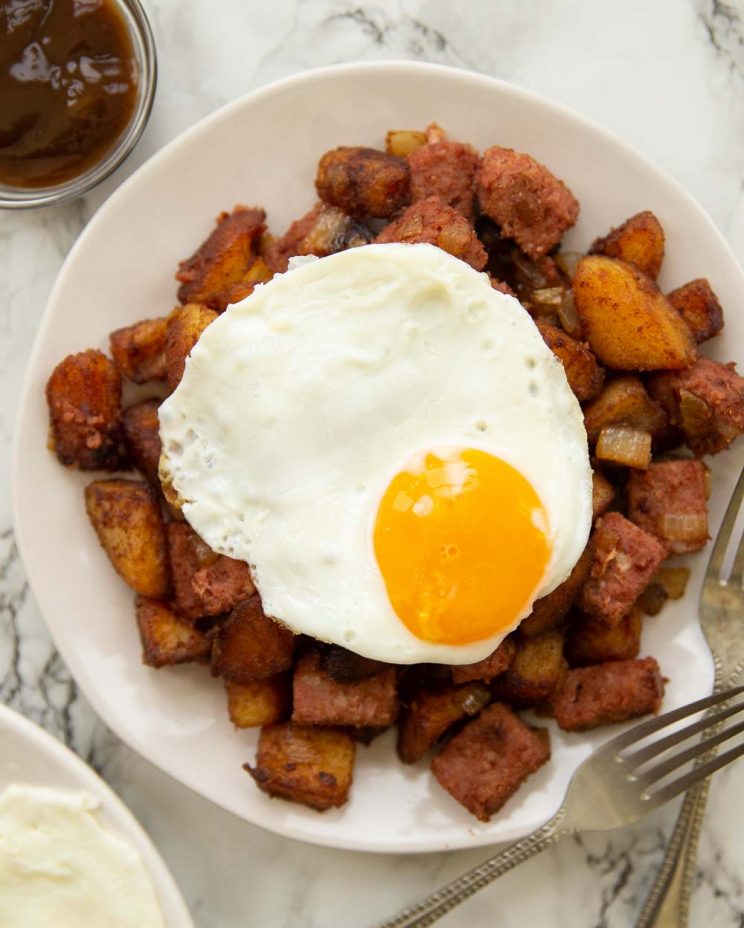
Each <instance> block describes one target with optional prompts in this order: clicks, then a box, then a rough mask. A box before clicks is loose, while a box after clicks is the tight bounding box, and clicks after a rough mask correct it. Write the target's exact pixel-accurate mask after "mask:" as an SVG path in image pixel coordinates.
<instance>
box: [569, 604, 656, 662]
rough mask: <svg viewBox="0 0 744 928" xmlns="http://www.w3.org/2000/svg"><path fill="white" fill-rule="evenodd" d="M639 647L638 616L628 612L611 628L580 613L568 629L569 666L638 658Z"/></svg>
mask: <svg viewBox="0 0 744 928" xmlns="http://www.w3.org/2000/svg"><path fill="white" fill-rule="evenodd" d="M640 647H641V615H640V612H639V611H638V609H633V610H631V611H630V612H629V613H628V614H627V615H626V616H624V617H623V618H622V619H621V620H620V622H619V623H618V624H617V625H614V626H612V627H610V626H608V625H606V624H605V623H604V622H598V621H597V620H596V619H592V618H591V617H590V616H588V615H583V614H579V615H578V617H577V618H576V619H575V621H574V622H572V623H571V626H570V628H569V630H568V635H567V638H566V657H567V658H568V663H569V664H570V666H571V667H580V666H583V665H585V664H602V663H604V662H605V661H626V660H630V658H632V657H637V656H638V652H639V650H640Z"/></svg>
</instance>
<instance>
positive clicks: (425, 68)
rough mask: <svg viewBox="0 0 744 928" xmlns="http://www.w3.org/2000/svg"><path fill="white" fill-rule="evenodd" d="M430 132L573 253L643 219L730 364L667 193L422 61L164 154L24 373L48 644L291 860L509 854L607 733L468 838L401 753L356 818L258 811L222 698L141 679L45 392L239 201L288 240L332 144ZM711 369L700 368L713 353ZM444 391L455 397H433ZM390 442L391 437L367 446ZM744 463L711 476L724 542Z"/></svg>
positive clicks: (274, 89) (30, 518)
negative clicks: (551, 194) (541, 215)
mask: <svg viewBox="0 0 744 928" xmlns="http://www.w3.org/2000/svg"><path fill="white" fill-rule="evenodd" d="M432 120H436V121H437V122H439V123H440V124H441V125H442V126H444V127H445V128H446V129H447V131H448V132H449V133H450V136H451V137H452V138H455V139H462V140H465V141H468V142H472V143H473V144H474V145H476V146H478V147H479V148H485V147H487V146H489V145H492V144H501V145H507V146H511V147H514V148H516V149H518V150H520V151H526V152H529V153H531V154H532V155H534V156H535V157H536V158H538V159H539V160H540V161H543V162H545V163H546V164H547V165H548V166H549V167H550V168H551V170H553V171H554V172H555V173H556V174H557V175H558V176H559V177H561V178H563V179H564V180H565V181H566V183H567V184H568V185H569V187H571V188H572V190H573V191H574V193H575V194H576V196H577V197H578V199H579V201H580V203H581V216H580V218H579V222H578V224H577V225H576V227H575V228H574V229H572V230H571V232H570V234H569V235H568V236H567V238H566V245H567V247H568V248H574V249H577V250H581V249H586V248H587V247H588V245H589V244H590V242H591V241H592V239H593V238H594V237H595V236H597V235H602V234H604V233H605V232H606V231H607V230H608V229H609V228H610V227H611V226H613V225H617V224H619V223H620V222H621V221H623V220H624V219H626V218H627V217H628V216H630V215H631V214H632V213H635V212H637V211H639V210H642V209H651V210H653V211H654V212H655V213H656V215H657V216H658V217H659V219H660V220H661V223H662V225H663V227H664V229H665V231H666V236H667V258H666V260H665V262H664V268H663V271H662V275H661V280H660V283H661V286H662V288H663V289H665V290H668V289H671V288H672V287H675V286H678V285H679V284H681V283H683V282H685V281H687V280H690V279H691V278H694V277H701V276H706V277H708V278H709V279H710V280H711V283H712V285H713V287H714V289H715V291H716V292H717V293H718V295H719V297H720V299H721V301H722V303H723V305H724V307H726V308H728V317H727V324H726V330H725V334H724V335H723V336H721V337H719V338H718V339H716V340H715V344H714V345H712V346H711V349H710V350H711V353H712V354H714V355H716V356H717V357H720V358H722V359H725V360H738V361H739V362H741V361H742V360H744V359H743V357H742V352H743V349H742V345H744V322H743V321H742V319H741V317H737V316H736V315H735V313H734V310H735V309H736V308H737V307H738V306H739V305H741V304H742V302H744V278H743V276H742V272H741V269H740V268H739V266H738V264H737V263H736V260H735V259H734V257H733V255H732V254H731V252H730V251H729V249H728V247H727V245H726V243H725V242H724V240H723V239H722V237H721V235H720V234H719V233H718V232H717V230H716V229H715V227H714V226H713V224H712V222H711V221H710V219H709V218H708V217H707V216H706V215H705V213H704V212H703V211H702V210H701V209H700V207H699V206H697V205H696V203H695V202H694V201H693V200H692V199H691V198H690V197H689V196H688V195H687V194H686V193H685V192H684V191H683V190H682V189H681V188H680V187H679V186H678V185H677V184H676V183H674V182H673V181H672V180H670V179H669V178H668V177H666V176H665V175H664V174H662V173H661V172H659V171H658V170H657V169H656V168H654V167H653V166H652V165H651V164H649V163H648V162H647V161H645V160H644V159H643V158H642V157H641V156H640V155H639V154H638V153H637V152H635V151H634V150H633V149H631V148H629V147H628V146H627V145H626V144H624V143H623V142H622V141H620V140H618V139H617V138H615V137H614V136H612V135H610V134H609V133H607V132H605V131H604V130H602V129H600V128H598V127H597V126H595V125H593V124H592V123H590V122H588V121H587V120H585V119H583V118H582V117H580V116H578V115H576V114H575V113H572V112H570V111H569V110H566V109H565V108H563V107H561V106H557V105H555V104H553V103H550V102H549V101H547V100H544V99H541V98H539V97H537V96H535V95H533V94H531V93H527V92H525V91H524V90H520V89H518V88H516V87H512V86H510V85H508V84H504V83H501V82H499V81H496V80H493V79H491V78H487V77H483V76H481V75H478V74H473V73H468V72H465V71H458V70H454V69H450V68H443V67H438V66H435V65H424V64H413V63H397V62H394V63H389V62H382V63H376V64H355V65H346V66H340V67H334V68H327V69H323V70H319V71H312V72H309V73H305V74H301V75H298V76H296V77H292V78H290V79H288V80H284V81H280V82H279V83H276V84H273V85H271V86H269V87H266V88H263V89H261V90H258V91H256V92H254V93H251V94H249V95H248V96H246V97H243V98H242V99H240V100H238V101H236V102H235V103H232V104H230V105H229V106H226V107H225V108H224V109H222V110H220V111H219V112H217V113H215V114H214V115H212V116H210V117H209V118H208V119H205V120H204V121H203V122H201V123H199V124H198V125H197V126H195V127H194V128H192V129H190V130H189V131H188V132H186V133H184V135H182V136H181V137H180V138H178V139H176V140H175V141H174V142H172V143H171V144H170V145H168V146H167V147H166V148H164V149H163V150H162V151H161V152H159V153H158V154H157V155H156V156H155V157H153V158H152V159H151V160H150V161H149V162H148V163H147V164H146V165H145V166H144V167H142V168H140V170H139V171H138V172H137V173H136V174H135V175H134V176H133V177H131V178H130V179H129V180H128V181H127V182H126V183H125V184H123V185H122V187H121V188H120V189H119V190H118V191H117V192H116V193H115V194H114V195H113V196H112V197H111V198H110V199H109V200H108V202H107V203H106V204H105V206H104V207H103V208H102V209H101V210H100V211H99V213H98V214H97V215H96V216H95V218H94V219H93V220H92V221H91V222H90V224H89V225H88V227H87V229H86V230H85V232H84V233H83V235H82V236H81V237H80V239H79V241H78V242H77V244H76V245H75V247H74V248H73V250H72V251H71V253H70V255H69V257H68V259H67V261H66V263H65V266H64V268H63V270H62V272H61V273H60V275H59V278H58V280H57V283H56V286H55V288H54V291H53V293H52V296H51V298H50V301H49V305H48V307H47V311H46V315H45V316H44V319H43V322H42V325H41V327H40V330H39V334H38V338H37V341H36V345H35V348H34V351H33V355H32V358H31V361H30V364H29V369H28V375H27V380H26V385H25V393H24V396H23V400H22V404H21V411H20V415H19V426H18V432H17V437H16V447H15V464H14V479H15V510H16V526H17V530H18V538H19V543H20V546H21V552H22V555H23V559H24V562H25V565H26V568H27V570H28V574H29V578H30V581H31V585H32V587H33V590H34V593H35V596H36V598H37V600H38V602H39V605H40V606H41V610H42V612H43V613H44V615H45V617H46V621H47V623H48V625H49V628H50V630H51V633H52V635H53V637H54V640H55V643H56V644H57V647H58V648H59V650H60V652H61V653H62V656H63V657H64V659H65V661H66V662H67V664H68V666H69V667H70V670H71V671H72V673H73V675H74V676H75V679H76V680H77V682H78V683H79V685H80V687H81V688H82V690H83V692H84V693H85V695H86V696H87V698H88V699H89V700H90V702H91V703H92V704H93V706H94V708H95V709H96V711H97V712H98V713H99V714H100V715H101V716H102V717H103V719H104V720H105V721H106V722H107V723H108V725H110V727H111V728H112V729H113V730H114V731H115V732H116V733H117V734H118V735H119V736H120V737H121V738H122V739H123V740H124V741H126V742H127V743H128V744H129V745H130V746H131V747H133V748H134V749H135V750H137V751H139V752H140V753H141V754H142V755H143V756H144V757H146V758H147V759H148V760H150V761H151V762H152V763H154V764H156V765H157V766H159V767H160V768H162V769H163V770H165V771H167V772H168V773H170V774H171V775H172V776H173V777H175V778H176V779H178V780H180V781H181V782H183V783H185V784H186V785H188V786H190V787H191V788H192V789H194V790H196V791H197V792H199V793H201V794H202V795H203V796H206V797H208V798H209V799H211V800H213V801H214V802H216V803H218V804H219V805H221V806H223V807H225V808H226V809H230V810H231V811H233V812H235V813H236V814H237V815H240V816H242V817H243V818H245V819H247V820H248V821H251V822H253V823H255V824H257V825H261V826H263V827H264V828H268V829H270V830H272V831H275V832H278V833H280V834H283V835H288V836H291V837H294V838H298V839H301V840H304V841H310V842H315V843H318V844H324V845H330V846H335V847H345V848H355V849H359V850H367V851H392V852H411V851H436V850H441V849H444V848H455V847H468V846H473V845H479V844H481V845H482V844H492V843H496V842H499V841H506V840H512V839H516V838H519V837H521V836H522V835H525V834H527V833H528V832H530V831H531V830H532V829H534V828H536V827H537V826H539V825H540V824H541V823H543V822H544V821H545V820H546V819H547V818H548V817H549V816H550V815H552V814H553V813H554V812H555V811H556V810H557V808H558V807H559V805H560V803H561V800H562V799H563V796H564V794H565V791H566V786H567V784H568V781H569V779H570V778H571V775H572V773H573V772H574V770H575V769H576V767H577V766H578V765H579V764H580V763H581V761H582V760H583V759H584V758H585V757H587V756H588V755H589V754H590V753H591V751H592V749H593V748H594V747H595V746H596V745H598V744H601V743H602V742H603V741H604V740H606V739H607V738H609V737H610V736H612V735H613V734H615V733H616V730H617V729H613V728H609V729H607V728H606V729H603V730H600V731H598V732H595V733H590V734H584V735H566V734H562V733H561V732H559V731H557V729H556V728H555V726H554V725H553V724H552V723H545V724H548V725H549V727H550V728H551V735H552V740H553V759H552V760H551V762H550V763H549V764H547V765H546V766H545V767H543V768H542V769H541V770H540V771H539V772H538V773H537V774H536V775H534V776H533V777H531V778H530V780H529V781H528V783H527V785H526V786H525V787H523V788H522V789H521V790H520V791H519V793H518V794H517V795H516V796H515V797H514V798H513V799H512V800H510V802H509V803H508V804H507V806H506V807H505V808H504V809H503V810H502V811H501V812H500V813H499V814H498V815H496V816H495V817H494V819H493V820H492V822H491V823H490V824H487V825H485V824H481V823H478V822H476V820H475V819H474V818H472V817H471V816H470V815H469V814H468V813H467V812H465V811H464V810H463V809H462V808H460V807H459V806H458V805H457V804H456V803H455V802H454V801H453V800H452V799H451V798H450V797H449V796H448V795H447V794H446V793H444V791H443V790H441V789H440V787H439V786H438V785H437V784H436V782H435V781H434V779H433V777H432V776H431V775H430V773H429V770H428V767H427V766H426V764H424V763H422V764H419V765H417V766H414V767H407V766H403V765H401V764H400V763H399V762H398V761H397V759H396V757H395V753H394V746H393V735H392V733H388V734H387V735H386V736H384V737H382V738H379V739H378V740H376V741H375V742H374V743H373V744H372V746H371V747H369V748H360V749H359V751H358V760H357V764H356V772H355V781H354V786H353V789H352V798H351V800H350V802H349V803H348V804H347V805H346V806H345V807H344V808H343V809H339V810H335V811H331V812H326V813H323V814H322V815H320V814H318V813H317V812H313V811H311V810H309V809H305V808H303V807H302V806H298V805H293V804H290V803H287V802H283V801H280V800H270V799H269V798H267V797H266V796H265V795H263V794H262V793H260V792H259V791H258V790H257V789H256V788H255V786H254V785H253V783H252V782H251V781H250V779H249V778H248V776H247V774H246V773H245V772H244V771H243V770H242V764H243V763H245V762H246V761H252V759H253V756H254V747H255V744H256V733H255V732H245V731H243V732H236V731H235V730H234V729H233V728H232V726H231V725H230V723H229V721H228V719H227V713H226V709H225V697H224V693H223V690H222V686H221V685H220V684H219V683H218V682H216V681H214V680H212V679H210V677H209V674H208V673H206V672H205V671H204V669H203V668H200V667H181V668H176V669H168V670H161V671H158V672H155V671H152V670H150V669H148V668H146V667H143V666H142V664H141V662H140V646H139V641H138V636H137V632H136V629H135V624H134V615H133V605H132V598H133V597H132V594H131V592H130V591H129V590H128V589H127V588H126V587H125V586H124V584H123V583H122V582H121V581H120V580H119V579H118V577H117V576H116V575H115V574H114V572H113V570H112V569H111V567H110V565H109V563H108V561H107V560H106V557H105V555H104V553H103V551H102V550H101V548H100V547H99V545H98V542H97V541H96V538H95V535H94V534H93V531H92V529H91V527H90V525H89V524H88V520H87V518H86V516H85V511H84V509H83V500H82V488H83V486H84V484H85V483H86V482H87V481H89V480H90V479H91V475H89V474H80V473H75V472H73V471H69V470H65V469H64V468H63V467H60V466H59V464H58V463H57V461H56V460H55V458H54V456H53V455H52V454H50V453H49V451H48V450H47V448H46V440H47V426H48V422H47V409H46V404H45V401H44V385H45V383H46V380H47V378H48V377H49V373H50V372H51V370H52V368H53V367H54V365H55V364H56V363H57V362H58V361H59V360H60V359H61V358H62V357H63V356H64V355H65V354H67V353H69V352H75V351H80V350H82V349H84V348H87V347H100V348H102V349H104V350H106V348H107V344H108V342H107V336H108V333H109V332H110V331H111V330H112V329H116V328H119V327H120V326H124V325H127V324H129V323H132V322H135V321H137V320H138V319H141V318H144V317H148V316H156V315H162V314H164V313H167V312H168V311H169V310H170V308H171V307H172V305H173V304H174V301H175V282H174V280H173V274H174V272H175V269H176V265H177V262H178V260H179V259H181V258H184V257H185V256H187V255H189V254H191V252H192V251H193V250H194V248H195V247H196V246H197V245H198V244H199V243H200V242H201V241H202V239H203V238H204V237H205V236H206V235H207V234H208V233H209V231H210V230H211V229H212V227H213V222H214V217H215V216H216V215H217V214H218V213H219V211H220V210H222V209H229V208H231V207H232V206H233V205H234V204H235V203H244V204H248V205H253V204H260V205H263V206H265V207H266V209H267V211H268V217H269V223H270V227H271V229H272V230H274V231H275V232H278V233H281V232H283V231H284V229H285V228H286V226H287V224H288V223H289V222H290V221H291V220H292V219H295V218H297V217H298V216H301V215H302V214H303V213H304V212H305V211H306V210H307V209H308V208H309V207H310V206H311V205H312V203H313V201H314V189H313V179H314V173H315V166H316V164H317V161H318V158H319V156H320V155H321V154H322V153H323V152H325V151H326V150H327V149H329V148H333V147H335V146H337V145H343V144H346V145H355V144H362V145H364V144H367V145H376V146H380V145H382V143H383V140H384V137H385V132H386V130H388V129H391V128H411V127H412V128H418V127H424V126H426V125H427V124H428V123H429V122H431V121H432ZM706 350H707V349H706ZM443 387H444V388H446V384H444V383H443ZM380 440H381V441H384V436H381V437H380ZM743 452H744V448H737V449H736V450H735V451H732V452H728V453H727V454H725V455H720V456H719V457H718V458H716V459H715V460H714V461H713V465H712V466H713V472H714V478H715V479H714V491H713V496H712V498H711V514H712V518H711V525H712V527H713V529H714V528H716V527H717V525H718V523H719V521H720V517H721V513H722V511H723V507H724V506H725V502H726V499H727V497H728V494H729V492H730V490H731V487H732V486H733V482H734V477H735V475H736V473H737V472H738V470H739V469H740V468H741V465H742V458H743ZM704 562H705V556H704V555H703V556H702V557H698V558H697V559H692V560H691V564H692V565H694V566H693V577H692V581H691V584H690V587H689V592H688V593H687V595H686V596H685V598H684V600H683V601H681V602H678V603H673V604H669V605H667V606H666V607H665V609H664V611H663V612H662V614H661V615H660V616H658V617H657V618H654V619H649V620H648V621H647V622H646V628H645V631H644V640H643V653H644V654H653V655H654V656H656V657H657V658H658V659H659V661H660V664H661V667H662V670H663V671H664V673H665V674H666V676H667V677H669V678H670V682H669V686H668V689H667V696H666V700H665V706H667V707H670V708H671V707H673V706H677V705H680V704H682V703H684V702H685V701H687V700H690V699H692V698H695V697H699V696H703V695H704V694H706V693H707V692H709V691H710V688H711V684H712V677H713V669H712V661H711V659H710V656H709V653H708V650H707V647H706V645H705V642H704V640H703V637H702V634H701V632H700V629H699V627H698V623H697V619H696V609H695V607H696V603H697V599H698V593H699V585H700V580H701V577H702V573H703V569H704Z"/></svg>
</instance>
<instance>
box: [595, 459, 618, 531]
mask: <svg viewBox="0 0 744 928" xmlns="http://www.w3.org/2000/svg"><path fill="white" fill-rule="evenodd" d="M614 499H615V488H614V487H613V486H612V484H611V483H610V481H609V480H608V479H607V478H606V477H605V476H604V475H603V474H600V472H599V471H597V470H595V471H593V472H592V519H597V518H599V516H603V515H604V514H605V513H606V512H607V510H608V509H609V508H610V504H611V503H612V501H613V500H614Z"/></svg>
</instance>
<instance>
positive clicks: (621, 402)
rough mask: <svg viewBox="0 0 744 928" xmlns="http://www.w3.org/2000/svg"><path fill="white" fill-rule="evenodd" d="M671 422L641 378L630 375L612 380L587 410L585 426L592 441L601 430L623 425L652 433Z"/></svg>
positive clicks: (585, 411)
mask: <svg viewBox="0 0 744 928" xmlns="http://www.w3.org/2000/svg"><path fill="white" fill-rule="evenodd" d="M668 424H669V420H668V419H667V416H666V413H665V412H664V410H663V408H662V407H661V405H660V404H659V403H657V402H655V401H654V400H652V399H651V397H650V396H649V395H648V393H647V392H646V388H645V387H644V386H643V384H642V383H641V381H640V379H639V378H638V377H635V376H633V375H631V374H628V375H625V376H622V377H616V378H615V379H614V380H611V381H610V382H609V383H608V384H607V386H606V387H605V388H604V390H603V391H602V392H601V393H600V395H599V396H598V397H597V398H596V399H595V400H594V401H593V402H591V403H590V404H589V405H588V406H587V407H586V408H585V409H584V426H585V427H586V434H587V437H588V438H589V441H590V442H595V441H596V440H597V438H599V433H600V432H601V431H602V429H606V428H608V427H609V426H623V427H626V428H631V429H640V430H641V431H644V432H650V433H651V434H652V435H654V434H657V433H659V432H660V431H661V430H662V429H664V428H666V426H667V425H668Z"/></svg>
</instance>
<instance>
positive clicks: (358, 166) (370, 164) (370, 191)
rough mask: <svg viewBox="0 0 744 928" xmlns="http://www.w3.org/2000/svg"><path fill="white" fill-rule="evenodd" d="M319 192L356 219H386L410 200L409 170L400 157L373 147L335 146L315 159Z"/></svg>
mask: <svg viewBox="0 0 744 928" xmlns="http://www.w3.org/2000/svg"><path fill="white" fill-rule="evenodd" d="M315 188H316V190H317V191H318V196H319V197H320V199H321V200H323V201H324V202H325V203H330V205H331V206H337V207H338V208H339V209H341V210H343V211H344V212H345V213H348V214H349V215H350V216H354V217H356V218H357V219H361V218H364V217H365V216H370V217H373V218H377V219H389V218H390V217H391V216H393V215H394V214H395V213H397V212H398V210H399V209H402V207H404V206H406V204H407V203H408V202H409V201H410V196H411V193H410V189H409V188H410V171H409V168H408V164H407V163H406V161H405V160H404V159H403V158H396V157H394V156H393V155H389V154H387V152H384V151H378V150H377V149H375V148H347V147H344V146H342V147H341V148H334V149H333V150H332V151H328V152H326V153H325V154H324V155H323V157H322V158H321V159H320V161H319V162H318V173H317V175H316V177H315Z"/></svg>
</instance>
